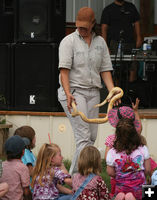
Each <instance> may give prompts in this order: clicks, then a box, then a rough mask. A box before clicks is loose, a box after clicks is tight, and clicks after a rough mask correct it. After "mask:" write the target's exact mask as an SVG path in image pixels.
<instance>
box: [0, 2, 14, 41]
mask: <svg viewBox="0 0 157 200" xmlns="http://www.w3.org/2000/svg"><path fill="white" fill-rule="evenodd" d="M0 26H1V30H0V43H9V42H10V43H11V42H13V41H14V11H13V0H0Z"/></svg>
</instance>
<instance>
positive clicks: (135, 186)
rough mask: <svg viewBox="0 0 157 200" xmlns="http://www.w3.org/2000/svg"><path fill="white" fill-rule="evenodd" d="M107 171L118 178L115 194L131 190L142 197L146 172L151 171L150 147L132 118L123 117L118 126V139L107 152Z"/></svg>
mask: <svg viewBox="0 0 157 200" xmlns="http://www.w3.org/2000/svg"><path fill="white" fill-rule="evenodd" d="M106 162H107V172H108V174H109V175H110V176H111V177H115V179H116V187H115V194H116V195H117V194H118V193H120V192H123V193H124V194H127V193H129V192H131V193H132V194H133V195H134V197H135V198H136V199H142V185H143V184H146V178H145V174H148V175H149V173H150V160H149V152H148V148H147V147H146V146H145V145H144V141H143V139H141V136H140V135H139V134H138V133H137V131H136V129H135V126H134V121H133V120H132V119H127V118H121V119H120V120H119V122H118V124H117V126H116V140H115V142H114V145H113V148H112V149H110V150H109V151H108V153H107V159H106Z"/></svg>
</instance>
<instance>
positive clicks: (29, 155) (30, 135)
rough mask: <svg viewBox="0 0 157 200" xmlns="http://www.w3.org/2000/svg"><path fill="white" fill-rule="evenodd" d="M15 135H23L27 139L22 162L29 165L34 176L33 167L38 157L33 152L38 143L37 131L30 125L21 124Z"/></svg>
mask: <svg viewBox="0 0 157 200" xmlns="http://www.w3.org/2000/svg"><path fill="white" fill-rule="evenodd" d="M14 135H19V136H21V137H22V138H23V140H24V141H25V144H26V145H25V153H24V155H23V157H22V162H23V163H24V164H25V165H27V167H28V169H29V173H30V176H32V172H33V167H34V166H35V163H36V157H35V156H34V154H33V152H32V149H33V148H34V147H35V143H36V137H35V131H34V129H33V128H32V127H30V126H21V127H20V128H17V129H16V130H15V133H14Z"/></svg>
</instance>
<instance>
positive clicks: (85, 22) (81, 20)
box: [76, 7, 95, 28]
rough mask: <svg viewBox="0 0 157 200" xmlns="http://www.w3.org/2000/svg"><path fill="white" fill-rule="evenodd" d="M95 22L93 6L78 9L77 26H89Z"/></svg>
mask: <svg viewBox="0 0 157 200" xmlns="http://www.w3.org/2000/svg"><path fill="white" fill-rule="evenodd" d="M94 22H95V14H94V11H93V9H92V8H89V7H83V8H81V9H80V10H79V11H78V14H77V17H76V27H83V28H89V27H90V25H91V24H92V23H94Z"/></svg>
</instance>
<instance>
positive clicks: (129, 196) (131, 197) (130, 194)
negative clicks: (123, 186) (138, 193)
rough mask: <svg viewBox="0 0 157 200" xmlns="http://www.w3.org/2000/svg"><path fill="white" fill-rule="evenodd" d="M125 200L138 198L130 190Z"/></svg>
mask: <svg viewBox="0 0 157 200" xmlns="http://www.w3.org/2000/svg"><path fill="white" fill-rule="evenodd" d="M125 200H136V199H135V197H134V195H133V194H132V193H131V192H129V193H127V194H126V195H125Z"/></svg>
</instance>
